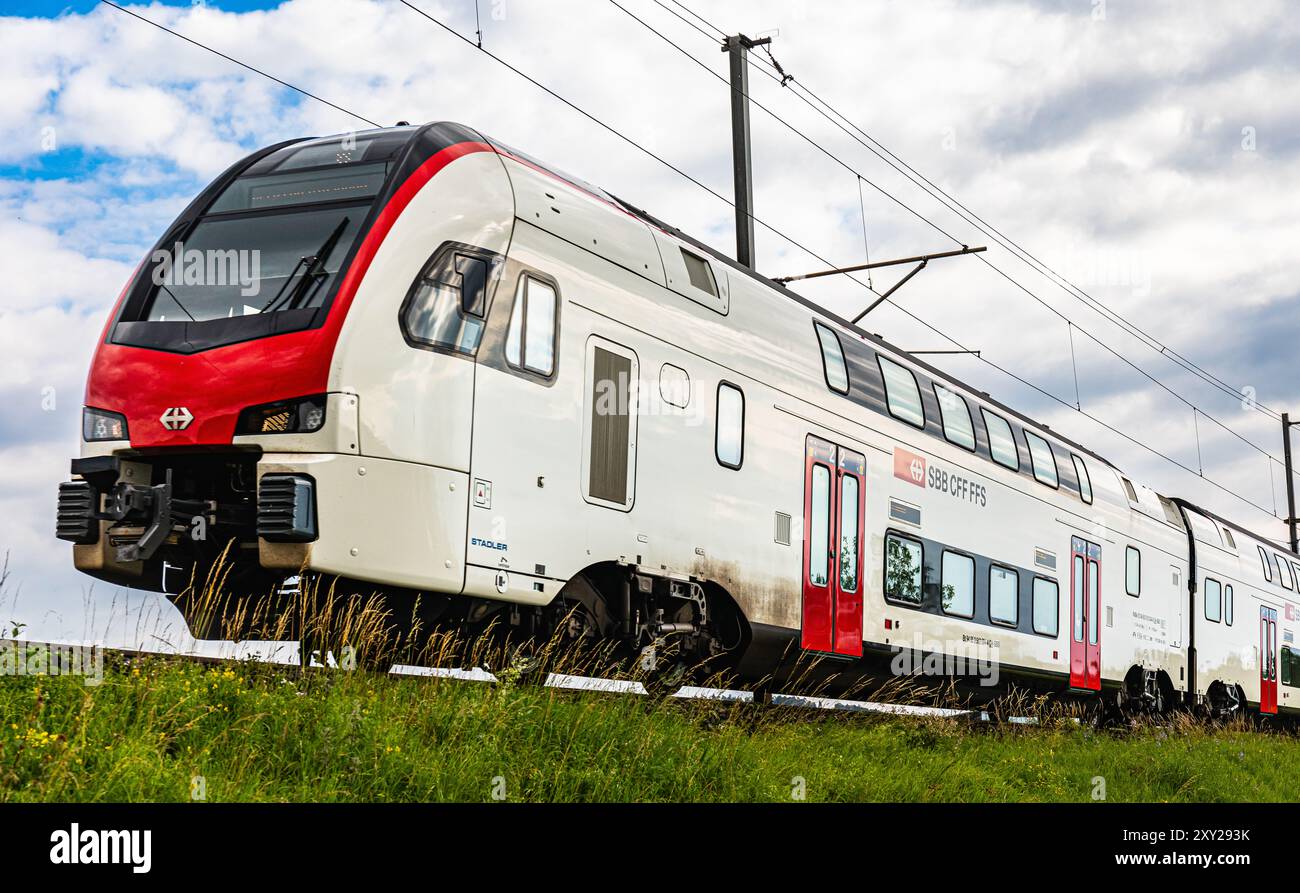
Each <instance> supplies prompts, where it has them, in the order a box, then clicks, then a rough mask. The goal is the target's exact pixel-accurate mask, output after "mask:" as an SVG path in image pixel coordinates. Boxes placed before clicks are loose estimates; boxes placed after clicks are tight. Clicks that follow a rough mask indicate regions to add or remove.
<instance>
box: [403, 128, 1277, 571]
mask: <svg viewBox="0 0 1300 893" xmlns="http://www.w3.org/2000/svg"><path fill="white" fill-rule="evenodd" d="M380 130H386V131H396V130H403V131H409V132H410V134H411V136H410V137H409V139H410V140H411V142H412V144H414V143H415V142H416V141H418V140H419V138H420V137H421V136H422V135H424V134H426V133H431V132H434V131H441V133H439V136H441V137H443V138H444V139H446V140H448V141H451V142H455V141H458V135H463V134H474V135H476V136H477V137H478V138H479V139H480V140H482V141H483V142H484V143H487V144H488V145H490V146H492V147H493V149H495V150H496V151H497V152H498V153H500V154H503V155H506V156H513V157H515V158H516V159H520V160H522V161H524V162H526V163H527V164H528V165H529V166H531V167H534V168H536V169H538V170H539V171H542V172H544V173H545V174H547V175H549V176H551V177H553V178H554V179H556V180H559V181H561V182H563V183H566V184H568V185H569V186H570V187H572V188H574V189H576V190H578V191H580V192H583V193H587V194H588V195H591V196H594V197H596V198H598V199H600V200H601V201H603V202H605V203H607V204H609V205H611V206H616V207H617V208H621V209H623V210H624V211H626V212H627V213H628V214H631V215H633V216H634V217H636V218H638V219H640V220H642V221H643V222H644V223H646V224H647V225H649V226H653V227H655V228H656V229H659V230H661V231H663V232H665V233H667V234H669V235H671V236H673V237H674V238H676V239H679V240H681V241H682V242H684V243H686V244H688V245H690V246H691V247H692V248H694V249H695V250H697V251H700V252H702V253H704V254H707V255H708V256H709V257H710V258H712V259H713V260H715V261H716V262H718V263H720V264H723V265H724V266H726V267H727V268H728V269H730V270H733V271H735V272H736V273H738V274H740V275H743V276H746V277H748V278H749V279H751V280H753V281H754V282H757V283H758V284H760V285H762V286H763V287H765V288H768V289H771V290H772V291H774V292H776V293H778V294H780V295H781V296H783V297H785V298H787V299H788V300H791V301H794V302H795V303H797V304H799V305H800V306H802V307H804V308H805V309H806V310H808V311H810V312H811V313H813V314H815V315H818V316H821V317H823V318H824V319H826V320H828V321H829V322H832V323H834V324H835V325H836V326H839V327H840V328H842V329H844V330H846V331H848V332H851V333H852V334H854V335H856V336H858V337H859V338H862V339H863V340H864V341H866V342H867V343H869V344H871V345H872V346H873V347H875V348H879V349H881V350H883V351H885V352H887V353H892V354H894V355H896V356H899V357H902V358H906V360H907V362H909V363H911V364H913V365H914V366H916V367H917V368H919V369H921V370H923V371H924V372H925V373H926V374H928V375H930V376H931V377H932V378H935V379H939V380H942V381H945V382H948V383H949V384H952V385H955V386H956V387H958V388H961V389H962V390H964V391H966V392H967V393H969V394H972V395H976V396H978V397H979V398H980V399H981V400H983V401H985V402H986V403H988V404H989V406H990V407H992V408H994V409H997V410H998V411H999V412H1002V413H1005V414H1007V415H1008V416H1010V417H1012V418H1014V419H1015V420H1016V421H1017V422H1019V423H1020V424H1021V425H1026V426H1029V427H1032V428H1035V429H1037V430H1039V431H1041V432H1043V433H1044V434H1046V435H1048V436H1050V437H1052V438H1054V439H1055V440H1057V441H1058V442H1059V443H1061V444H1062V445H1063V446H1066V447H1068V448H1070V449H1072V450H1074V451H1076V452H1078V453H1080V454H1083V455H1086V456H1088V457H1090V458H1092V459H1094V460H1096V461H1098V462H1100V463H1102V464H1103V465H1105V466H1106V467H1108V468H1110V469H1111V470H1112V471H1114V472H1115V473H1116V474H1117V475H1119V476H1121V477H1123V478H1125V479H1128V480H1130V481H1131V478H1129V476H1128V475H1126V474H1125V473H1124V472H1123V471H1122V470H1121V469H1120V468H1119V467H1118V466H1117V465H1115V463H1113V462H1111V461H1110V460H1109V459H1107V458H1106V457H1105V456H1102V455H1101V454H1099V453H1097V452H1096V451H1094V450H1092V449H1090V448H1089V447H1086V446H1084V445H1083V444H1081V443H1078V442H1077V441H1074V440H1072V439H1070V438H1068V437H1065V436H1064V435H1062V434H1061V433H1060V432H1058V431H1056V430H1054V429H1053V428H1052V427H1051V426H1049V425H1046V424H1044V423H1042V422H1039V421H1037V420H1036V419H1034V418H1032V417H1030V416H1028V415H1026V414H1024V413H1023V412H1020V411H1019V410H1017V409H1015V408H1014V407H1011V406H1008V405H1007V404H1006V403H1003V402H1001V401H1000V400H997V399H996V398H994V397H992V396H990V395H989V393H988V392H987V391H981V390H978V389H976V388H973V387H971V386H970V385H968V384H966V383H965V382H963V381H961V380H960V379H958V378H955V377H954V376H952V375H951V374H949V373H947V372H945V371H944V370H942V369H939V368H937V367H935V366H933V365H931V364H930V363H927V362H926V361H925V360H922V359H920V358H918V357H917V356H915V355H914V354H912V353H911V352H909V351H907V350H905V349H903V348H901V347H898V346H897V345H895V344H892V343H891V342H889V341H887V340H886V339H884V338H882V337H881V336H880V335H878V334H875V333H872V332H868V331H866V330H865V329H863V328H861V327H860V326H858V325H856V324H855V323H853V322H851V321H849V320H846V319H844V318H843V317H841V316H839V315H838V314H836V313H834V312H832V311H831V310H829V309H827V308H826V307H823V306H821V305H820V304H817V303H815V302H813V301H811V300H810V299H808V298H806V297H804V296H803V295H801V294H798V293H797V292H794V291H791V290H790V289H789V288H787V287H786V286H785V285H783V284H782V283H779V282H776V281H774V280H772V279H770V278H768V277H767V276H764V275H763V274H762V273H760V272H758V271H757V270H754V269H752V268H750V267H747V266H744V265H743V264H741V263H739V262H737V261H736V260H735V259H733V258H731V257H728V256H727V255H725V254H723V253H722V252H720V251H718V250H716V249H714V248H713V247H711V246H709V245H707V244H705V243H704V242H701V241H700V240H699V239H696V238H695V237H693V236H691V235H689V234H688V233H685V232H683V231H682V230H681V229H679V228H678V227H675V226H673V225H672V224H669V223H666V222H665V221H663V220H661V219H659V218H658V217H656V216H654V215H653V214H651V213H650V212H648V211H646V210H645V209H643V208H640V207H638V206H637V205H634V204H632V203H631V202H628V201H625V200H623V199H621V198H619V197H618V196H615V195H613V194H612V193H610V192H608V191H606V190H604V189H602V188H601V187H599V186H595V185H593V184H591V183H588V182H586V181H584V180H582V179H580V178H578V177H575V176H572V175H571V174H568V173H565V172H564V171H561V170H559V169H557V168H555V167H552V166H551V165H548V164H546V163H545V162H542V161H540V160H538V159H536V158H534V157H533V156H531V155H528V154H526V153H524V152H521V151H520V150H518V149H515V148H513V147H512V146H509V145H507V144H505V143H503V142H501V141H499V140H495V139H493V138H492V137H489V136H487V135H484V134H482V133H481V132H480V131H476V130H474V129H473V128H470V127H467V126H465V125H462V124H456V123H453V122H447V121H444V122H431V123H429V124H426V125H423V126H421V127H410V126H407V125H401V126H399V127H392V128H380ZM461 138H463V137H461ZM441 141H442V140H435V141H434V142H435V143H436V142H441ZM1153 492H1154V491H1153ZM1156 495H1157V496H1160V497H1162V498H1165V499H1171V500H1172V501H1173V502H1175V503H1178V504H1180V505H1183V506H1184V507H1186V508H1188V509H1190V510H1192V511H1195V512H1197V513H1199V514H1201V515H1203V516H1205V517H1207V518H1211V519H1213V520H1214V521H1216V522H1218V523H1220V524H1222V525H1224V526H1225V527H1228V528H1229V529H1231V530H1234V531H1236V532H1238V533H1241V534H1243V535H1245V536H1247V537H1250V538H1251V539H1253V540H1255V541H1257V542H1258V543H1260V544H1262V545H1267V546H1268V547H1269V548H1273V549H1278V548H1280V547H1279V545H1278V544H1277V543H1276V542H1275V541H1273V540H1271V539H1269V538H1268V537H1266V536H1264V535H1262V534H1260V533H1257V532H1255V531H1252V530H1249V529H1247V528H1246V527H1243V526H1241V525H1240V524H1238V523H1236V522H1234V521H1230V520H1228V519H1226V518H1223V517H1221V516H1219V515H1217V514H1215V513H1213V512H1209V511H1207V510H1205V509H1203V508H1200V507H1199V506H1197V505H1195V504H1193V503H1191V502H1189V501H1187V500H1184V499H1180V498H1177V497H1168V496H1164V494H1160V493H1157V494H1156ZM1283 551H1287V552H1288V553H1289V550H1287V549H1283Z"/></svg>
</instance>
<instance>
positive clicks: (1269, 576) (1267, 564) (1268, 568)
mask: <svg viewBox="0 0 1300 893" xmlns="http://www.w3.org/2000/svg"><path fill="white" fill-rule="evenodd" d="M1255 548H1257V549H1259V560H1260V561H1262V562H1263V563H1264V579H1265V580H1268V582H1270V583H1272V582H1273V562H1271V561H1269V558H1268V553H1267V552H1265V551H1264V547H1263V546H1256V547H1255Z"/></svg>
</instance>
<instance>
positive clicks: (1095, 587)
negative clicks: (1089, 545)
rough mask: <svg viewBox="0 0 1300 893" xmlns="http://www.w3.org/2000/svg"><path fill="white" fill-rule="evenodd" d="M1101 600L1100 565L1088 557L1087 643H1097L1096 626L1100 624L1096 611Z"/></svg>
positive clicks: (1099, 616) (1099, 617)
mask: <svg viewBox="0 0 1300 893" xmlns="http://www.w3.org/2000/svg"><path fill="white" fill-rule="evenodd" d="M1100 601H1101V567H1100V565H1098V564H1097V562H1096V561H1093V560H1092V559H1091V558H1089V559H1088V644H1089V645H1096V644H1097V627H1099V626H1101V615H1100V614H1099V613H1098V608H1099V607H1100Z"/></svg>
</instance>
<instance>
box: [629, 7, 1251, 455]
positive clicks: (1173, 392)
mask: <svg viewBox="0 0 1300 893" xmlns="http://www.w3.org/2000/svg"><path fill="white" fill-rule="evenodd" d="M608 2H609V3H610V4H611V5H613V6H614V7H616V8H617V9H619V10H620V11H622V12H623V13H624V14H625V15H627V16H628V17H629V18H631V19H633V20H634V21H636V22H637V23H638V24H640V25H641V26H642V27H644V28H645V29H646V30H648V31H650V32H651V33H652V34H654V35H655V36H656V37H658V38H659V39H660V40H662V41H664V42H665V43H667V44H668V45H669V46H671V47H673V48H674V49H675V50H677V51H678V52H679V53H681V54H682V55H683V56H685V57H686V58H688V59H690V60H691V61H692V62H694V63H695V64H696V65H697V66H699V67H700V68H702V69H703V70H704V71H706V72H708V73H709V74H710V75H711V76H713V77H714V78H716V79H717V80H719V81H721V82H722V83H724V84H727V86H728V88H730V86H731V84H730V81H729V80H728V79H727V78H726V77H724V76H723V75H721V74H719V73H718V72H716V71H714V70H713V69H712V68H711V67H710V66H709V65H708V64H707V63H705V62H703V61H702V60H700V59H699V58H697V57H696V56H695V55H694V54H693V53H691V52H690V51H689V50H687V49H686V48H685V47H683V46H681V45H680V44H678V43H677V42H676V41H674V40H673V39H672V38H670V37H668V36H667V35H666V34H664V33H663V32H662V31H660V30H659V29H657V28H655V27H654V26H653V25H651V24H649V23H648V22H646V21H645V20H644V19H642V18H641V17H640V16H638V15H636V14H635V13H633V12H632V11H631V10H629V9H628V8H627V7H625V6H623V5H622V4H621V3H620V2H619V0H608ZM655 3H656V4H657V5H659V6H660V7H662V8H664V9H667V7H664V6H663V3H662V2H660V0H655ZM679 5H680V4H679ZM669 11H670V12H671V10H669ZM678 18H679V19H680V18H681V17H680V16H678ZM697 30H698V29H697ZM746 98H747V99H748V100H749V101H750V102H751V103H752V104H753V105H755V106H757V107H758V108H759V109H761V110H762V111H764V112H766V113H767V114H768V115H769V116H770V117H771V118H773V119H774V120H775V121H777V122H778V123H779V124H781V125H782V126H784V127H785V128H786V129H787V130H789V131H790V132H791V133H793V134H795V135H796V136H798V137H799V138H800V139H802V140H804V141H805V142H806V143H808V144H809V145H811V146H812V147H813V148H815V149H817V150H818V151H819V152H821V153H822V154H823V155H825V156H826V157H827V158H829V159H831V160H832V161H834V162H835V163H836V164H838V165H840V166H841V167H843V168H844V169H845V170H846V171H848V172H849V173H851V174H853V175H854V176H855V177H857V178H859V179H860V181H861V182H865V183H866V184H867V185H868V186H870V187H871V188H873V189H875V190H876V191H877V192H878V193H880V194H881V195H883V196H885V197H886V198H888V199H889V200H890V201H892V202H893V203H894V204H896V205H898V206H899V207H900V208H902V209H903V210H905V211H907V212H908V213H909V214H911V215H912V216H913V217H915V218H916V219H918V220H920V221H921V222H922V223H925V224H926V225H927V226H929V227H930V228H931V229H933V230H934V231H935V232H937V233H939V234H940V235H942V236H944V237H945V238H947V239H949V240H951V241H952V242H953V243H954V244H957V245H964V244H965V242H964V241H963V240H962V239H959V238H958V237H957V236H955V235H953V234H952V233H950V232H948V231H947V230H945V229H944V228H943V227H941V226H939V225H938V224H937V223H935V222H934V221H932V220H930V219H929V218H928V217H926V216H925V215H923V214H921V213H920V212H919V211H917V210H916V209H915V208H913V207H911V206H910V205H908V204H907V203H906V202H904V201H903V200H902V199H900V198H898V197H897V196H895V195H894V194H893V193H891V192H889V191H888V190H886V189H884V188H883V187H881V186H880V185H879V184H877V183H875V182H874V181H872V180H871V179H870V178H869V177H866V176H865V175H863V174H862V172H861V171H859V170H857V169H856V168H854V167H853V166H852V165H850V164H849V163H848V162H846V161H844V159H842V158H841V157H839V156H838V155H836V154H835V153H833V152H831V151H830V150H829V149H827V148H826V147H825V146H824V145H822V144H821V143H820V142H818V141H817V140H815V139H813V138H812V137H810V136H809V135H808V134H806V133H804V132H803V131H802V130H800V129H799V128H797V127H795V126H794V125H793V124H791V123H790V122H788V121H787V120H785V119H784V118H782V117H781V116H780V115H778V114H777V113H776V112H774V111H773V110H772V109H770V108H769V107H768V106H766V105H764V104H763V103H762V102H760V101H758V100H757V99H755V98H754V97H753V96H752V91H751V95H747V96H746ZM976 260H978V261H979V262H980V263H982V264H984V265H985V266H986V267H988V268H989V269H991V270H993V271H994V272H995V273H997V274H998V275H999V276H1000V277H1002V278H1003V279H1005V280H1006V281H1007V282H1009V283H1011V284H1012V285H1014V286H1015V287H1016V288H1017V289H1019V290H1020V291H1023V292H1024V293H1025V294H1026V295H1028V296H1029V297H1030V298H1032V299H1033V300H1034V301H1035V302H1037V303H1038V304H1039V305H1041V306H1042V307H1043V308H1044V309H1046V310H1047V311H1048V312H1049V313H1052V314H1053V315H1055V316H1056V317H1058V318H1059V319H1060V320H1061V321H1062V322H1067V323H1071V322H1072V320H1070V318H1069V317H1068V316H1066V315H1065V314H1064V313H1062V312H1061V311H1060V310H1058V309H1057V308H1056V307H1054V306H1052V305H1051V304H1050V303H1048V302H1047V301H1046V300H1045V299H1043V298H1042V297H1041V296H1040V295H1038V294H1037V293H1036V292H1034V291H1032V290H1031V289H1029V288H1028V287H1027V286H1026V285H1024V284H1023V283H1022V282H1020V281H1019V280H1017V279H1015V278H1014V277H1012V276H1011V275H1010V274H1009V273H1007V272H1006V271H1005V270H1003V269H1002V268H1001V267H999V266H997V265H996V264H994V263H993V262H992V261H990V260H989V259H988V258H987V257H983V256H977V257H976ZM891 303H893V302H891ZM896 306H897V305H896ZM1073 327H1074V328H1075V329H1077V330H1078V331H1079V332H1080V333H1081V334H1083V335H1084V336H1085V337H1087V338H1088V339H1089V340H1091V341H1092V342H1093V343H1095V344H1096V345H1097V346H1098V347H1101V348H1102V349H1103V350H1105V351H1106V352H1107V353H1109V354H1111V355H1112V356H1113V357H1115V358H1116V359H1117V360H1119V361H1120V362H1122V363H1124V364H1125V365H1126V366H1128V367H1130V368H1131V369H1133V370H1134V371H1135V372H1137V373H1138V374H1140V375H1142V376H1143V377H1144V378H1146V379H1147V380H1148V381H1150V382H1151V383H1152V384H1154V385H1156V386H1157V387H1159V388H1160V389H1162V390H1164V391H1165V392H1166V393H1168V394H1169V395H1170V396H1172V397H1174V398H1175V399H1176V400H1179V401H1180V402H1182V403H1183V404H1185V405H1186V406H1187V407H1188V408H1192V409H1198V410H1199V411H1200V413H1201V415H1203V416H1205V418H1207V419H1208V420H1209V421H1211V422H1214V423H1215V424H1216V425H1218V426H1219V427H1220V428H1222V429H1223V430H1224V431H1226V432H1227V433H1229V434H1231V435H1232V436H1233V437H1235V438H1237V439H1238V440H1240V441H1241V442H1242V443H1244V444H1246V445H1247V446H1249V447H1251V448H1252V449H1254V450H1256V451H1257V452H1259V453H1262V454H1263V455H1266V456H1271V455H1272V454H1271V453H1269V452H1268V451H1267V450H1265V449H1264V448H1263V447H1261V446H1259V445H1258V444H1257V443H1255V442H1254V441H1252V440H1251V439H1250V438H1248V437H1246V436H1245V435H1243V434H1241V433H1240V432H1238V431H1237V430H1235V429H1234V428H1232V427H1231V426H1229V425H1228V424H1227V423H1225V422H1223V421H1221V420H1220V419H1218V418H1216V417H1215V416H1214V415H1213V414H1212V413H1209V412H1207V411H1206V410H1204V409H1201V408H1200V407H1197V406H1196V404H1194V403H1193V402H1192V401H1190V400H1188V399H1187V398H1186V397H1184V396H1183V395H1182V394H1181V393H1179V392H1178V391H1176V390H1175V389H1174V388H1172V387H1170V386H1169V385H1168V384H1166V383H1165V382H1163V381H1161V380H1160V379H1158V378H1156V377H1155V376H1154V375H1152V374H1151V373H1150V372H1148V371H1147V370H1146V369H1143V368H1142V367H1141V366H1139V365H1138V364H1137V363H1135V362H1133V361H1132V360H1131V359H1129V358H1128V357H1126V356H1124V355H1123V354H1122V353H1120V352H1119V351H1118V350H1116V349H1115V348H1113V347H1111V346H1110V345H1109V344H1107V343H1106V342H1105V341H1103V340H1102V339H1101V338H1099V337H1097V336H1096V335H1094V334H1092V332H1090V331H1089V330H1087V329H1085V328H1083V327H1082V326H1080V325H1079V324H1078V323H1077V322H1073ZM1236 396H1237V397H1238V398H1240V396H1241V395H1240V393H1237V394H1236ZM1274 458H1276V457H1274Z"/></svg>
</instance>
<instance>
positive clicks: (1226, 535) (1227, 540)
mask: <svg viewBox="0 0 1300 893" xmlns="http://www.w3.org/2000/svg"><path fill="white" fill-rule="evenodd" d="M1223 544H1224V545H1225V546H1227V547H1228V548H1229V549H1232V550H1233V551H1234V552H1235V551H1236V550H1237V541H1236V540H1235V539H1233V538H1232V531H1231V530H1229V529H1228V528H1226V527H1225V528H1223Z"/></svg>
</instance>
